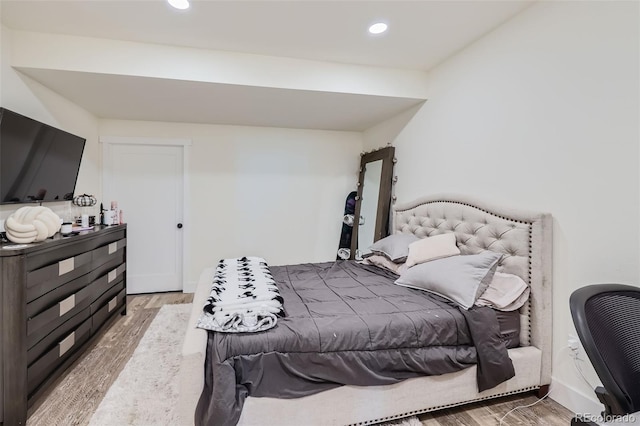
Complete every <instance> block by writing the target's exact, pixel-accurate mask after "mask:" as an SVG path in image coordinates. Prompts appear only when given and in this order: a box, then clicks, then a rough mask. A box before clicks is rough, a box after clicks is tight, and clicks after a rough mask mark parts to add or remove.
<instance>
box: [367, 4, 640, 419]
mask: <svg viewBox="0 0 640 426" xmlns="http://www.w3.org/2000/svg"><path fill="white" fill-rule="evenodd" d="M638 7H639V4H638V3H637V2H615V1H613V2H539V3H537V4H535V5H534V6H532V7H531V8H529V9H527V10H525V11H524V12H523V13H521V14H520V15H518V16H517V17H516V18H515V19H513V20H511V21H509V22H507V23H506V24H504V25H502V26H501V27H499V28H497V29H496V30H494V31H493V32H491V33H490V34H488V35H487V36H485V37H484V38H482V39H480V40H479V41H477V42H476V43H474V44H472V45H471V46H469V47H468V48H466V49H465V50H463V51H462V52H460V53H458V54H457V55H455V56H453V57H451V58H450V59H448V60H447V61H446V62H444V63H442V64H441V65H440V66H438V67H437V68H436V69H434V70H432V72H431V73H430V77H429V94H428V98H429V100H428V101H427V102H426V103H425V104H424V105H423V106H422V107H421V108H420V110H419V111H417V112H416V113H415V115H414V116H413V117H411V116H410V114H408V115H407V114H405V117H399V118H396V119H395V120H390V121H389V122H386V123H381V124H380V125H379V126H377V127H375V128H373V129H370V130H368V131H367V132H365V135H364V137H365V150H367V149H371V148H374V147H378V146H383V145H384V144H385V143H386V142H388V141H389V140H388V139H389V138H392V139H393V144H394V145H395V146H396V157H397V158H398V163H397V164H396V169H395V173H396V174H397V175H398V176H399V181H398V183H397V185H396V188H395V189H396V195H397V197H398V200H399V201H409V200H411V199H413V198H415V197H417V196H419V195H422V194H426V193H439V192H456V193H465V194H473V195H475V196H477V197H481V198H485V199H487V200H488V201H491V202H495V203H501V204H504V205H507V206H512V207H519V208H522V209H531V210H538V211H548V212H550V213H552V214H553V216H554V247H553V249H554V255H553V260H554V272H553V279H554V291H553V302H554V308H553V315H554V317H553V324H554V325H553V330H554V338H553V345H554V354H555V355H554V357H555V362H554V370H553V391H552V397H553V398H555V399H556V400H558V401H559V402H561V403H563V404H564V405H566V406H567V407H569V408H570V409H573V410H574V411H576V412H580V411H584V410H590V411H591V412H595V413H598V412H599V411H593V410H599V409H600V408H599V406H598V404H597V403H595V401H596V399H595V397H594V396H593V392H592V390H591V389H590V388H589V387H588V386H587V385H586V384H585V383H584V382H583V381H582V380H581V379H580V378H579V376H578V374H577V372H576V370H575V368H574V366H573V365H572V363H571V362H570V359H569V355H568V351H567V349H566V346H567V336H568V334H569V333H570V332H574V329H573V325H572V319H571V315H570V312H569V295H570V294H571V292H572V291H573V290H575V289H576V288H578V287H581V286H584V285H586V284H591V283H603V282H620V283H630V284H634V285H638V282H639V268H640V265H639V256H640V252H639V244H638V242H639V238H640V233H639V228H638V219H639V217H640V199H639V192H640V183H639V174H638V173H639V167H640V163H639V145H638V144H639V127H638V126H639V112H640V111H639V107H638V97H639V96H638V95H639V83H638V79H639V69H638V63H639V57H638V56H639V54H638V49H639V46H638V40H639V28H638V25H639V19H638V16H639V14H638ZM403 121H408V124H407V125H406V126H404V127H400V126H398V123H401V124H403ZM588 369H590V366H588ZM589 378H590V379H591V381H592V382H593V383H595V382H596V380H595V379H594V376H593V372H592V371H591V372H590V374H589ZM585 395H586V396H587V398H584V396H585Z"/></svg>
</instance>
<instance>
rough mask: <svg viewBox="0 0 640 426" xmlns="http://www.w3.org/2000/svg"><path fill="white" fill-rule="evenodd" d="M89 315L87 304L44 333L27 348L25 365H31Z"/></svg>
mask: <svg viewBox="0 0 640 426" xmlns="http://www.w3.org/2000/svg"><path fill="white" fill-rule="evenodd" d="M90 316H91V310H90V308H89V307H88V306H87V307H85V308H84V309H83V310H81V311H80V312H78V313H77V314H76V315H74V316H72V317H71V318H69V319H68V320H67V321H66V322H64V323H63V324H62V325H60V326H59V327H58V328H56V329H55V330H54V331H53V332H51V333H49V334H48V335H46V336H45V337H44V338H43V339H42V340H40V341H39V342H37V343H36V344H35V345H33V346H32V347H30V348H29V349H27V365H31V364H32V363H33V362H34V361H35V360H37V359H38V358H39V357H40V356H42V354H43V353H45V352H46V351H47V350H49V349H51V346H52V345H54V344H55V343H56V342H57V341H58V340H60V339H62V337H64V336H65V335H67V334H69V333H70V332H71V331H72V330H73V329H74V328H76V327H77V326H78V325H79V324H80V323H82V322H83V321H85V320H86V319H87V318H89V317H90Z"/></svg>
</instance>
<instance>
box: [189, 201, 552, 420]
mask: <svg viewBox="0 0 640 426" xmlns="http://www.w3.org/2000/svg"><path fill="white" fill-rule="evenodd" d="M551 227H552V222H551V216H550V215H549V214H542V213H531V212H523V211H519V210H512V209H504V208H499V207H496V206H492V205H488V204H487V203H484V202H481V201H479V200H474V199H472V198H469V197H463V196H455V195H436V196H429V197H423V198H420V199H418V200H415V201H413V202H410V203H406V204H398V205H397V206H396V207H395V208H394V212H393V233H397V234H414V235H416V236H417V237H420V238H423V237H427V236H432V235H435V234H441V233H451V232H452V233H454V234H455V237H456V241H457V245H458V247H459V248H460V251H461V254H477V253H482V252H484V251H491V252H497V253H500V254H502V255H503V257H502V260H501V262H500V264H499V266H498V271H502V272H506V273H510V274H515V275H517V276H519V277H521V278H522V279H523V280H524V281H525V282H526V283H527V284H528V285H529V286H530V290H531V292H530V297H529V300H528V302H527V303H526V304H525V305H524V306H523V307H522V308H521V309H520V310H519V313H520V326H521V330H520V336H519V340H520V342H519V343H520V345H519V347H515V348H512V349H509V350H508V356H509V358H510V359H511V362H512V364H513V369H514V370H515V376H514V377H513V378H511V379H509V380H507V381H505V382H503V383H500V384H498V385H497V386H494V387H491V388H490V389H487V390H484V391H482V392H478V381H477V380H478V371H477V366H476V365H474V364H469V365H466V366H465V367H468V368H464V369H460V370H459V371H452V372H446V373H445V374H437V375H428V376H417V377H411V376H408V378H405V379H404V380H402V381H396V382H393V380H391V381H389V383H390V384H385V385H377V386H357V385H345V386H338V387H336V384H335V383H334V382H331V381H330V383H329V384H328V385H327V386H326V390H324V391H322V392H319V393H315V394H312V395H308V396H302V397H298V398H292V396H297V395H295V392H291V393H289V394H287V396H286V398H290V399H281V398H272V397H253V396H248V397H247V398H246V400H245V401H244V406H243V407H242V410H241V414H240V417H239V420H238V424H241V425H264V424H292V425H298V424H306V425H307V424H318V425H328V424H336V425H337V424H372V423H377V422H381V421H388V420H392V419H396V418H401V417H406V416H409V415H413V414H418V413H423V412H427V411H433V410H437V409H441V408H445V407H450V406H454V405H459V404H464V403H468V402H472V401H477V400H482V399H487V398H493V397H497V396H502V395H508V394H513V393H518V392H525V391H531V390H536V389H540V388H545V387H546V386H548V385H549V383H550V381H551V331H550V330H551ZM315 267H316V268H321V267H323V268H333V267H335V266H332V265H330V264H325V265H324V266H319V265H316V266H315ZM282 270H283V271H286V270H287V269H286V268H285V269H282ZM213 272H214V269H213V268H209V269H207V270H205V271H203V273H202V274H201V277H200V282H199V284H198V288H197V291H196V294H195V296H194V304H193V306H194V309H193V312H192V315H191V319H190V326H189V329H188V330H187V335H186V337H185V342H184V345H183V353H182V355H183V357H182V365H181V373H180V378H181V389H180V398H181V401H180V404H179V409H180V410H181V411H182V412H181V417H182V418H183V420H184V424H192V423H193V419H194V412H196V404H197V401H198V400H199V399H200V398H201V397H202V398H205V396H204V394H205V393H206V392H203V386H204V387H205V390H206V389H207V388H210V387H211V381H212V374H213V373H212V372H211V368H209V369H207V370H205V371H203V366H204V365H205V358H206V356H207V338H208V336H207V332H206V331H204V330H199V329H194V328H193V325H194V324H195V323H196V321H197V318H198V316H199V314H200V311H201V307H202V306H203V304H204V300H205V299H206V298H207V296H208V291H209V287H210V283H211V277H212V276H213ZM396 287H397V286H396ZM415 291H416V290H414V292H415ZM390 297H391V296H390ZM396 297H400V296H398V295H396ZM379 299H382V300H379V301H380V302H381V303H383V302H384V297H380V298H379ZM286 307H287V305H286V303H285V308H286ZM290 309H292V310H293V311H295V307H290ZM365 310H366V309H365ZM293 316H294V317H295V315H293ZM283 325H284V323H283ZM373 326H374V327H375V325H373ZM370 330H371V328H370V329H369V333H371V331H370ZM374 331H375V330H374ZM265 333H269V331H267V332H265ZM329 337H330V336H329ZM381 338H383V337H381ZM210 339H211V337H210ZM245 340H246V339H245ZM326 340H327V339H325V341H326ZM247 341H248V340H247ZM372 341H377V340H376V339H373V340H372ZM220 342H226V341H224V340H223V341H218V343H217V344H218V345H220ZM445 343H446V342H445ZM212 344H213V343H212ZM252 344H256V343H252ZM329 349H330V350H331V348H329ZM257 352H260V349H259V348H258V349H257ZM276 352H277V351H276ZM210 356H211V355H210ZM225 356H226V355H225ZM270 362H271V364H270V363H269V362H265V363H263V364H260V363H256V364H251V365H249V364H247V367H246V368H247V370H251V371H252V372H253V373H252V374H254V376H253V378H252V380H259V379H260V378H261V377H262V376H263V375H264V376H267V377H268V376H269V374H270V373H271V369H270V368H264V366H265V365H266V366H269V365H271V366H275V367H273V369H275V370H277V369H278V368H280V367H278V365H279V361H278V360H276V361H275V362H274V360H273V359H272V360H270ZM309 362H315V361H314V360H310V361H309ZM209 364H210V363H208V365H209ZM260 366H262V367H260ZM259 368H264V370H262V371H263V373H264V374H262V373H259V374H257V375H255V374H256V369H258V370H259ZM205 372H206V374H207V382H206V383H207V385H205V380H204V377H205ZM425 373H426V374H434V373H433V372H429V371H425ZM364 382H365V383H368V382H367V381H364ZM285 384H286V383H285ZM320 386H322V384H320ZM209 391H210V389H209ZM257 393H258V394H260V392H257ZM201 394H202V395H201ZM266 394H268V392H267V393H266ZM209 397H211V395H209ZM205 399H206V398H205ZM207 403H208V402H207V401H205V402H204V405H205V406H206V405H207ZM202 406H203V402H201V403H200V406H199V407H198V414H197V416H196V417H197V418H198V423H209V424H212V423H213V424H218V422H217V420H216V421H213V420H212V417H211V416H210V413H209V414H203V413H204V412H205V411H206V409H203V408H202ZM318 407H331V409H322V410H319V409H318ZM207 416H209V417H207ZM203 419H206V420H203ZM234 422H235V420H234ZM220 423H223V422H222V421H221V422H220Z"/></svg>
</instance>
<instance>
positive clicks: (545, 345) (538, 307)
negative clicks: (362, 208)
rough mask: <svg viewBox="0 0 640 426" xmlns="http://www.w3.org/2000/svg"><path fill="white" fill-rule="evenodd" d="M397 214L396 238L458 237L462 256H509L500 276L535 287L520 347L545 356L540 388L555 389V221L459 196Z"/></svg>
mask: <svg viewBox="0 0 640 426" xmlns="http://www.w3.org/2000/svg"><path fill="white" fill-rule="evenodd" d="M393 210H394V212H393V232H394V233H405V234H415V235H416V236H418V237H422V238H423V237H428V236H432V235H437V234H443V233H447V232H453V233H455V234H456V241H457V244H458V247H459V248H460V251H461V253H462V254H475V253H479V252H481V251H483V250H491V251H495V252H498V253H502V254H503V255H504V256H503V258H502V260H501V262H500V264H499V266H498V271H503V272H507V273H511V274H515V275H518V276H520V277H521V278H522V279H523V280H524V281H525V282H527V283H528V284H529V285H530V287H531V296H530V297H529V301H528V302H527V303H526V304H525V306H523V307H522V308H521V309H520V312H521V320H522V321H521V333H520V343H521V345H522V346H529V345H532V346H535V347H537V348H539V349H540V350H542V370H541V371H542V373H541V375H542V377H541V379H542V381H541V383H543V384H548V383H550V382H551V323H552V321H551V315H552V309H551V296H552V295H551V262H552V256H551V254H552V226H553V225H552V220H551V215H550V214H548V213H534V212H526V211H521V210H514V209H508V208H503V207H498V206H494V205H491V204H488V203H486V202H483V201H479V200H475V199H473V198H470V197H467V196H461V195H454V194H439V195H433V196H427V197H422V198H419V199H417V200H414V201H412V202H409V203H404V204H398V205H396V206H394V209H393Z"/></svg>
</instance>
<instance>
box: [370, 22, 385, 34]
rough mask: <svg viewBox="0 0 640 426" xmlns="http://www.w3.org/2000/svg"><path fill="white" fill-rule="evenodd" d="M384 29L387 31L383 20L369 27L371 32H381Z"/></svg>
mask: <svg viewBox="0 0 640 426" xmlns="http://www.w3.org/2000/svg"><path fill="white" fill-rule="evenodd" d="M385 31H387V24H385V23H384V22H378V23H375V24H373V25H372V26H370V27H369V32H370V33H371V34H382V33H383V32H385Z"/></svg>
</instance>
